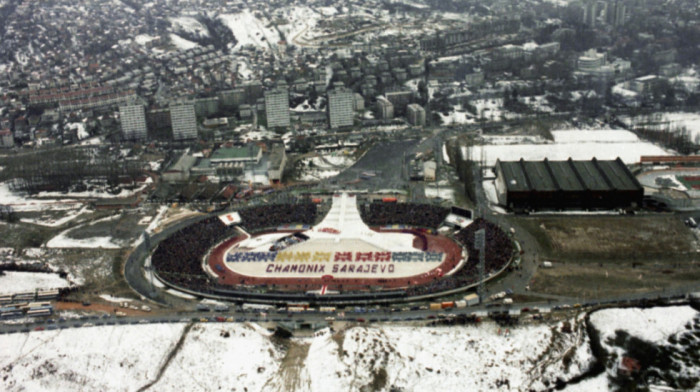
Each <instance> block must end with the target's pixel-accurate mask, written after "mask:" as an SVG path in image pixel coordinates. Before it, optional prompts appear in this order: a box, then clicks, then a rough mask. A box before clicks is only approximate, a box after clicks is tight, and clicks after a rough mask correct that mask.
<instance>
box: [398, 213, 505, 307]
mask: <svg viewBox="0 0 700 392" xmlns="http://www.w3.org/2000/svg"><path fill="white" fill-rule="evenodd" d="M480 229H484V232H485V245H486V258H485V263H484V274H485V276H486V277H488V276H489V275H490V274H493V273H496V272H498V271H500V270H501V269H502V268H503V267H505V266H506V265H507V264H508V262H509V261H510V259H511V257H512V256H513V242H512V241H511V239H510V238H509V237H508V234H506V233H505V232H504V231H503V230H501V228H500V227H498V225H496V224H495V223H491V222H489V221H487V220H485V219H483V218H477V219H476V220H474V222H472V223H471V224H470V225H469V226H467V227H466V228H464V229H462V230H460V231H459V232H458V233H457V234H456V235H455V239H456V240H457V241H458V242H459V243H460V244H461V245H462V246H463V247H465V248H466V249H467V253H468V255H469V256H468V259H467V261H466V262H465V263H464V265H463V266H462V268H460V269H459V271H457V272H455V273H454V274H452V275H449V276H446V277H443V278H442V279H439V280H435V281H433V282H432V283H430V284H427V285H422V286H415V287H411V288H409V289H408V290H407V294H408V295H409V296H410V295H420V294H427V293H431V292H438V291H445V290H451V289H456V288H458V287H463V286H467V285H470V284H474V283H476V282H478V281H479V271H478V265H479V251H478V250H477V249H476V247H475V244H474V235H475V233H476V232H477V231H478V230H480Z"/></svg>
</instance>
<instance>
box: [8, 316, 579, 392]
mask: <svg viewBox="0 0 700 392" xmlns="http://www.w3.org/2000/svg"><path fill="white" fill-rule="evenodd" d="M184 330H185V325H184V324H157V325H156V324H154V325H143V326H142V325H138V326H121V327H112V326H102V327H91V328H82V329H68V330H64V331H41V332H32V333H29V334H15V335H2V336H0V347H3V350H1V351H0V369H2V370H0V386H1V387H0V388H1V389H3V390H5V391H23V390H50V391H74V390H86V388H87V389H89V390H110V391H127V390H128V391H133V390H137V389H139V387H141V386H144V385H147V384H149V383H152V382H155V383H154V384H153V386H152V388H153V390H163V391H165V390H186V391H210V390H219V389H222V388H225V389H226V390H232V389H231V386H235V387H234V388H235V389H233V390H236V391H243V390H244V389H243V386H245V388H246V389H245V390H247V391H249V392H254V391H282V390H284V391H294V390H295V391H319V392H321V391H360V390H363V387H364V386H366V385H368V384H370V383H371V382H372V381H373V379H374V378H375V377H376V375H377V374H378V373H380V374H383V375H384V376H385V385H384V387H383V388H381V390H385V391H388V390H389V388H390V387H392V386H394V387H397V388H400V389H401V390H404V391H407V392H408V391H425V390H435V389H436V388H441V389H444V390H462V389H461V388H462V386H463V385H464V383H465V382H468V383H469V384H470V385H471V386H472V389H471V390H474V391H490V390H496V389H500V390H509V389H510V390H524V389H527V388H533V389H534V390H542V389H543V388H542V386H543V385H542V379H541V377H540V376H541V372H540V370H541V369H538V368H539V367H540V363H539V358H538V357H539V356H540V355H541V354H543V353H544V352H545V350H546V349H547V348H548V347H549V342H550V341H551V339H552V333H553V332H552V329H551V328H550V327H548V326H545V325H541V326H529V327H516V328H513V329H511V330H509V331H506V329H504V328H503V329H502V328H499V327H498V326H497V325H495V324H491V323H486V324H484V325H481V326H474V327H451V328H447V327H444V328H443V327H435V328H415V327H405V326H391V327H389V326H386V327H371V328H365V327H354V328H351V329H349V330H347V331H345V333H344V336H340V337H337V336H336V337H333V336H332V335H331V333H330V331H329V330H327V329H326V330H322V331H320V332H319V333H317V334H316V336H314V337H312V338H295V339H292V340H291V341H290V342H289V343H287V344H288V346H289V347H288V348H285V347H283V346H282V345H279V344H274V343H273V341H272V340H271V339H270V334H269V332H267V331H266V330H263V329H260V328H259V327H257V326H254V325H243V324H198V325H195V326H194V327H193V328H192V329H191V331H189V333H188V334H187V336H186V337H185V339H184V342H183V345H182V348H181V349H180V350H179V351H178V352H177V353H176V354H175V355H174V356H173V358H172V360H170V361H169V362H167V360H166V358H167V357H168V353H169V352H170V350H171V349H172V348H173V347H175V344H176V342H177V341H178V339H179V338H180V336H181V335H182V333H183V331H184ZM581 351H583V352H584V354H585V350H581ZM136 353H138V354H136ZM587 359H588V358H587V356H586V355H583V356H581V357H580V358H579V357H576V358H574V361H578V360H583V361H587ZM553 367H557V368H558V367H559V366H556V365H555V366H553ZM576 368H577V369H578V367H576ZM159 370H163V374H162V377H161V378H160V379H157V374H158V372H159ZM556 372H557V374H559V370H557V371H556ZM506 383H508V384H506ZM499 385H500V386H501V387H500V388H499V387H498V386H499ZM506 385H510V388H506ZM238 387H240V388H238Z"/></svg>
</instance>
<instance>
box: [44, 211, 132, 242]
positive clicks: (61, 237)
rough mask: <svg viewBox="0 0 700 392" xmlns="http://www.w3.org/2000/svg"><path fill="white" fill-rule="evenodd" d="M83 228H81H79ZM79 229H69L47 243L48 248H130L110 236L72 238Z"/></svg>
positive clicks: (94, 222) (109, 218) (92, 223)
mask: <svg viewBox="0 0 700 392" xmlns="http://www.w3.org/2000/svg"><path fill="white" fill-rule="evenodd" d="M113 218H114V217H108V218H105V219H100V220H98V221H93V222H91V223H90V224H88V226H89V225H94V224H96V223H99V222H101V221H104V220H111V219H113ZM79 227H81V226H79ZM76 229H77V228H69V229H66V230H64V231H62V232H61V233H59V234H58V235H56V236H55V237H53V238H51V239H50V240H49V241H48V242H47V243H46V247H47V248H101V249H119V248H123V247H127V246H129V244H128V243H124V241H118V240H116V239H115V238H112V237H109V236H96V237H88V238H71V237H70V232H71V231H73V230H76Z"/></svg>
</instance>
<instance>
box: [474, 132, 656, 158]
mask: <svg viewBox="0 0 700 392" xmlns="http://www.w3.org/2000/svg"><path fill="white" fill-rule="evenodd" d="M552 135H553V136H554V142H548V143H545V142H535V143H518V144H486V145H480V146H475V147H474V150H473V151H472V156H473V157H484V158H485V161H486V165H487V166H493V165H495V164H496V160H499V159H500V160H502V161H517V160H519V159H520V158H523V159H525V160H543V159H545V158H547V159H549V160H567V159H569V158H572V159H574V160H589V159H592V158H597V159H599V160H613V159H616V158H618V157H619V158H620V159H622V161H623V162H625V163H627V164H632V163H637V162H639V160H640V158H641V156H643V155H669V152H667V151H666V150H664V149H662V148H661V147H659V146H657V145H655V144H652V143H649V142H646V141H643V140H640V139H639V138H637V136H636V135H634V134H633V133H631V132H628V131H620V130H585V131H584V130H566V131H552ZM465 155H466V152H465Z"/></svg>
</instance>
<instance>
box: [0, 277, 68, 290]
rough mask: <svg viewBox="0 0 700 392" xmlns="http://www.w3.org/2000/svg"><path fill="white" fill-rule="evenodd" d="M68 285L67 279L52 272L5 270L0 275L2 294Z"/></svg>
mask: <svg viewBox="0 0 700 392" xmlns="http://www.w3.org/2000/svg"><path fill="white" fill-rule="evenodd" d="M68 286H69V284H68V282H67V281H66V280H65V279H62V278H60V277H59V276H58V275H57V274H52V273H43V272H19V271H5V274H4V275H0V294H12V293H24V292H28V291H34V290H36V289H59V288H62V287H68Z"/></svg>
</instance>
